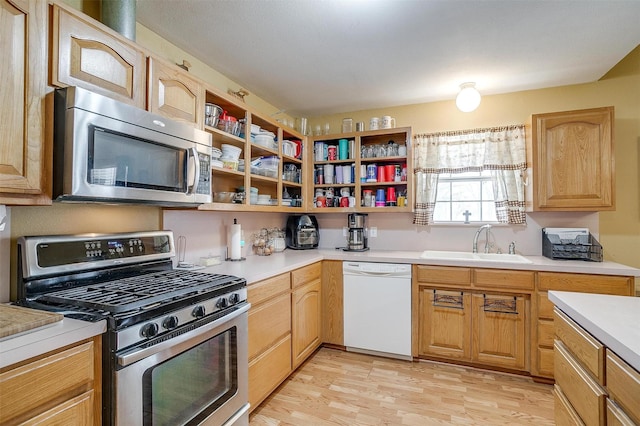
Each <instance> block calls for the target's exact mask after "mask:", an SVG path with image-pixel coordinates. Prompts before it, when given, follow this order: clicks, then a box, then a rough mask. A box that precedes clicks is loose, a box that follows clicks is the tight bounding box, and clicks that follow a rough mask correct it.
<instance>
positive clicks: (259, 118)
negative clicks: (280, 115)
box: [198, 87, 307, 213]
mask: <svg viewBox="0 0 640 426" xmlns="http://www.w3.org/2000/svg"><path fill="white" fill-rule="evenodd" d="M206 103H213V104H215V105H218V106H219V107H221V108H222V109H223V110H224V111H226V113H227V114H228V115H229V116H232V117H235V118H236V119H237V120H238V121H240V120H243V121H244V131H243V132H242V133H241V134H240V135H239V136H235V135H233V134H231V133H227V132H225V131H223V130H220V129H218V128H216V127H211V126H206V125H205V126H204V130H205V131H207V132H209V133H210V134H211V135H212V139H213V146H214V147H216V148H221V146H222V145H223V144H230V145H233V146H236V147H238V148H241V149H242V153H241V154H240V160H243V162H244V170H232V169H228V168H219V167H212V170H211V174H212V184H213V192H214V193H216V192H237V191H236V189H237V188H239V187H244V188H245V199H244V201H243V202H242V203H210V204H204V205H201V206H199V207H198V209H199V210H225V211H259V212H261V211H265V212H267V211H268V212H278V211H281V212H292V213H293V212H302V211H303V207H304V204H303V203H302V202H303V201H304V200H305V199H306V198H307V197H306V193H305V188H304V186H303V183H302V177H303V176H305V173H306V170H305V165H304V163H305V162H304V161H303V160H302V158H303V155H304V153H305V145H306V138H305V137H304V136H303V135H301V134H299V133H298V132H296V131H295V130H293V129H289V128H285V127H283V126H282V124H281V123H278V122H277V121H275V120H273V119H271V118H268V117H265V116H263V115H261V114H260V113H259V112H257V111H254V110H253V109H252V108H251V107H250V106H248V105H245V104H242V103H240V102H239V101H237V100H235V99H233V98H231V97H229V96H228V95H226V94H224V93H221V92H218V91H217V90H216V89H214V88H209V87H207V88H206ZM202 114H204V111H202ZM251 124H255V125H258V126H260V128H261V129H264V130H267V131H270V132H272V133H273V134H274V135H276V141H277V142H278V143H277V148H275V149H274V148H270V147H267V146H263V145H260V144H257V143H255V142H253V141H252V139H251V133H250V129H251ZM284 140H299V141H301V149H300V156H299V158H296V157H292V156H288V155H284V151H283V144H282V141H284ZM259 157H278V159H279V162H278V168H277V172H276V173H275V174H274V176H268V175H262V174H258V173H254V171H255V170H252V168H251V162H252V160H255V159H256V158H259ZM291 164H292V165H294V166H295V168H296V169H297V170H299V172H298V173H297V174H296V178H297V180H299V182H296V181H291V180H288V178H290V177H291V174H290V173H289V174H287V173H285V171H286V170H288V169H286V168H285V166H287V165H291ZM289 168H291V166H289ZM251 187H254V188H258V194H269V195H271V200H272V201H273V200H275V201H274V203H273V204H269V205H260V204H252V203H251V197H250V191H249V188H251ZM285 189H286V191H287V193H288V194H289V195H290V196H291V197H295V198H297V199H300V200H301V201H300V206H296V207H291V206H288V205H283V201H282V200H283V193H284V190H285Z"/></svg>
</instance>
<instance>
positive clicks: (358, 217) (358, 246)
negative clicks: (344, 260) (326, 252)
mask: <svg viewBox="0 0 640 426" xmlns="http://www.w3.org/2000/svg"><path fill="white" fill-rule="evenodd" d="M367 216H368V215H367V214H366V213H350V214H349V215H348V217H347V225H348V228H347V247H346V248H345V249H344V251H367V250H369V247H368V245H367V227H366V224H365V220H366V217H367Z"/></svg>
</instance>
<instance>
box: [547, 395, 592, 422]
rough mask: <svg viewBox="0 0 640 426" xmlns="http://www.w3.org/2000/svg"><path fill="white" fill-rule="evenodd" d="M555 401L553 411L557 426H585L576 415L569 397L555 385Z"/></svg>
mask: <svg viewBox="0 0 640 426" xmlns="http://www.w3.org/2000/svg"><path fill="white" fill-rule="evenodd" d="M553 400H554V404H553V409H554V415H555V421H556V424H557V425H560V426H564V425H576V426H578V425H580V426H584V422H583V421H582V420H581V419H580V416H579V415H578V413H576V410H574V409H573V407H572V406H571V403H570V402H569V401H568V400H567V397H566V396H565V394H564V393H563V392H562V389H560V386H558V385H554V387H553Z"/></svg>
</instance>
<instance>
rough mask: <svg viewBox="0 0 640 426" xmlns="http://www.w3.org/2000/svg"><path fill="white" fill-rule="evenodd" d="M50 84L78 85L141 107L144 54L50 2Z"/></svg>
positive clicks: (144, 66) (129, 43) (98, 24)
mask: <svg viewBox="0 0 640 426" xmlns="http://www.w3.org/2000/svg"><path fill="white" fill-rule="evenodd" d="M51 34H52V37H51V52H52V58H51V85H52V86H60V87H65V86H78V87H83V88H85V89H87V90H91V91H92V92H96V93H99V94H102V95H105V96H108V97H111V98H114V99H116V100H118V101H121V102H125V103H128V104H131V105H135V106H137V107H139V108H145V102H146V97H145V94H146V90H145V87H146V86H145V81H146V63H145V61H146V56H145V53H144V52H143V51H142V50H141V49H139V48H137V47H136V46H135V44H133V43H132V42H128V40H127V39H125V38H124V37H122V36H120V35H119V34H117V33H116V32H115V31H112V30H110V29H109V28H107V27H106V26H104V25H103V24H101V23H99V22H97V21H94V20H93V19H91V18H90V17H88V16H86V15H84V14H81V13H80V12H76V11H73V10H71V9H62V8H61V7H59V6H58V5H54V6H53V10H52V23H51Z"/></svg>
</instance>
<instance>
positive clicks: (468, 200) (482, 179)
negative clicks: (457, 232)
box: [433, 170, 498, 223]
mask: <svg viewBox="0 0 640 426" xmlns="http://www.w3.org/2000/svg"><path fill="white" fill-rule="evenodd" d="M467 214H468V216H467ZM467 217H468V220H467ZM433 219H434V221H435V222H460V223H464V222H467V221H468V222H497V221H498V218H497V217H496V206H495V202H494V192H493V182H492V180H491V171H489V170H485V171H482V172H465V173H446V174H441V175H440V177H439V179H438V192H437V195H436V206H435V211H434V215H433Z"/></svg>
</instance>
